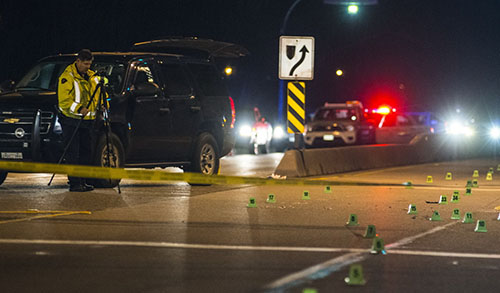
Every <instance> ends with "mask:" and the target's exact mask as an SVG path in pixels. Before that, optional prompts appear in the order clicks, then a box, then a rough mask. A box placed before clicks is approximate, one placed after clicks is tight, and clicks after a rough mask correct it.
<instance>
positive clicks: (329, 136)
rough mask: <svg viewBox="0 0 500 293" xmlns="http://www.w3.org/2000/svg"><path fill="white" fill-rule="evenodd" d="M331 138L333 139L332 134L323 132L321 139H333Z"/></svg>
mask: <svg viewBox="0 0 500 293" xmlns="http://www.w3.org/2000/svg"><path fill="white" fill-rule="evenodd" d="M333 139H334V136H333V134H325V135H323V140H324V141H333Z"/></svg>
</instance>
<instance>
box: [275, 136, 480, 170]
mask: <svg viewBox="0 0 500 293" xmlns="http://www.w3.org/2000/svg"><path fill="white" fill-rule="evenodd" d="M478 150H479V144H478V143H472V144H468V145H465V144H464V145H453V144H450V143H449V142H447V141H446V138H445V137H442V136H437V135H418V136H416V137H414V138H413V139H412V140H411V142H410V143H409V144H405V145H394V144H391V145H382V144H380V145H363V146H349V147H337V148H323V149H305V150H300V151H299V150H289V151H287V152H286V153H285V155H284V156H283V158H282V160H281V162H280V164H279V165H278V167H277V168H276V170H275V174H276V175H280V176H287V177H305V176H318V175H326V174H335V173H343V172H351V171H359V170H367V169H375V168H386V167H393V166H403V165H411V164H421V163H429V162H436V161H445V160H452V159H464V158H470V157H473V156H478V155H481V154H484V152H481V151H478Z"/></svg>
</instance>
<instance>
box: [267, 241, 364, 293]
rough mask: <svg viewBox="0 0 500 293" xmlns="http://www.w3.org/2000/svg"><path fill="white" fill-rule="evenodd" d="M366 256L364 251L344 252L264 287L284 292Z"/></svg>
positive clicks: (320, 277)
mask: <svg viewBox="0 0 500 293" xmlns="http://www.w3.org/2000/svg"><path fill="white" fill-rule="evenodd" d="M367 251H368V250H367ZM365 258H366V254H365V253H363V252H351V253H348V254H344V255H341V256H339V257H336V258H333V259H331V260H328V261H326V262H323V263H320V264H317V265H314V266H312V267H309V268H306V269H304V270H302V271H299V272H296V273H293V274H290V275H288V276H285V277H283V278H281V279H278V280H276V281H273V282H271V283H269V284H267V285H266V286H264V288H263V289H264V290H265V291H266V292H284V291H285V290H287V289H290V288H293V287H295V286H298V285H300V284H302V283H304V282H305V281H309V280H316V279H322V278H324V277H326V276H328V275H330V274H331V273H333V272H336V271H338V270H340V269H342V268H343V267H345V266H348V265H350V264H352V263H355V262H360V261H362V260H364V259H365Z"/></svg>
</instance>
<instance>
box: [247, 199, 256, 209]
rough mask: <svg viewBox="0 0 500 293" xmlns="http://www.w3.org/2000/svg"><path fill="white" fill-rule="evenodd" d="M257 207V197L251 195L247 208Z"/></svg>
mask: <svg viewBox="0 0 500 293" xmlns="http://www.w3.org/2000/svg"><path fill="white" fill-rule="evenodd" d="M256 207H257V202H256V201H255V198H253V197H251V198H250V200H249V201H248V204H247V208H256Z"/></svg>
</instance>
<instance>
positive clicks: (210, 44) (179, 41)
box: [131, 37, 249, 58]
mask: <svg viewBox="0 0 500 293" xmlns="http://www.w3.org/2000/svg"><path fill="white" fill-rule="evenodd" d="M131 50H132V51H143V52H144V51H146V52H157V53H160V52H161V53H173V54H182V55H195V56H200V55H204V56H205V57H207V58H210V57H221V58H238V57H243V56H246V55H248V54H249V52H248V50H247V49H245V48H244V47H242V46H240V45H236V44H232V43H226V42H219V41H214V40H211V39H199V38H197V37H187V38H182V37H167V38H162V39H158V40H150V41H144V42H139V43H135V44H134V45H133V46H132V48H131Z"/></svg>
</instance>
